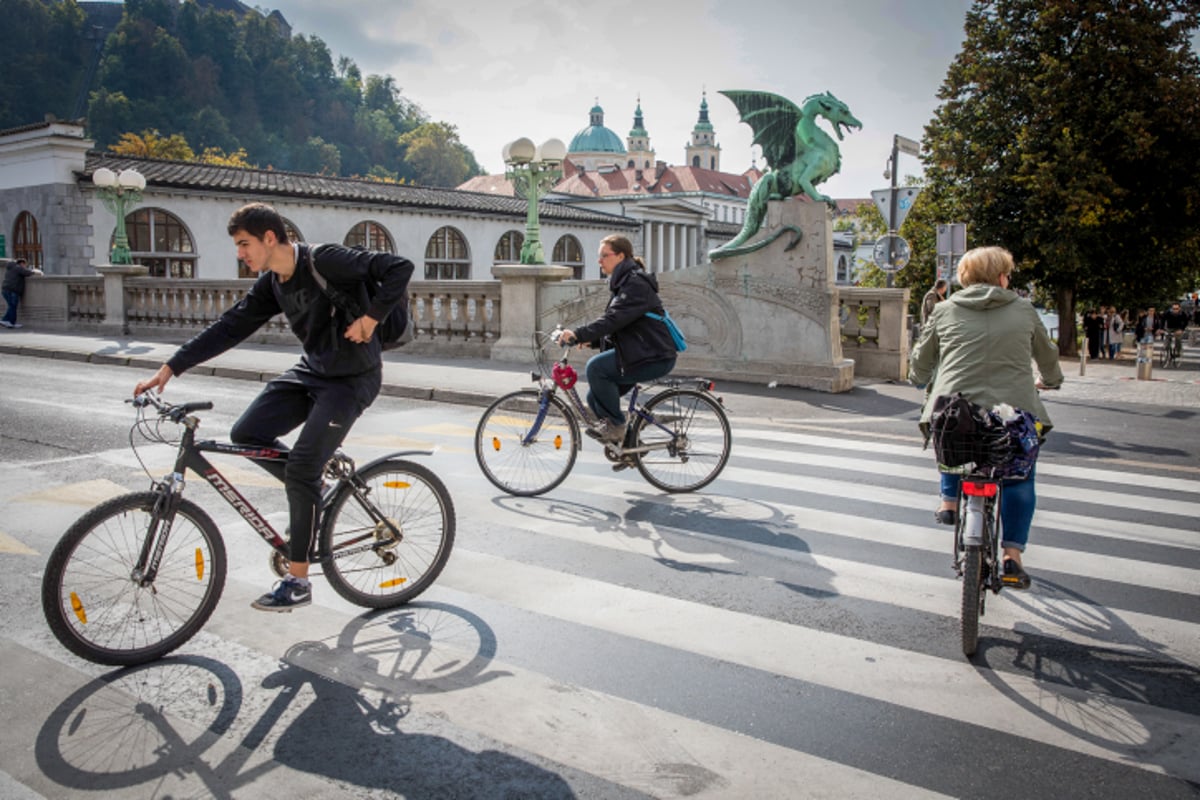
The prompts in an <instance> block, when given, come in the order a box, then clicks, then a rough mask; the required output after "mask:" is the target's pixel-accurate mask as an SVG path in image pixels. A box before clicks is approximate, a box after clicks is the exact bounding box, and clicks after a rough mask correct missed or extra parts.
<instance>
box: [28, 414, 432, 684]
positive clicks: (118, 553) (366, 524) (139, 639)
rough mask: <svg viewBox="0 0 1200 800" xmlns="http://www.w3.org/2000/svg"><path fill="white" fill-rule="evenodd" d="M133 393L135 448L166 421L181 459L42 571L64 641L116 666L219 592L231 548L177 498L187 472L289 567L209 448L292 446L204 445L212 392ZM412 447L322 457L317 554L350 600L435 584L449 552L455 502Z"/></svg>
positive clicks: (48, 607)
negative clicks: (186, 397) (356, 457)
mask: <svg viewBox="0 0 1200 800" xmlns="http://www.w3.org/2000/svg"><path fill="white" fill-rule="evenodd" d="M131 402H133V404H134V406H135V408H136V409H137V412H136V413H137V419H136V421H135V422H134V425H133V428H132V429H131V430H130V446H131V447H133V448H134V452H135V454H136V453H137V448H136V446H134V433H135V432H138V433H140V434H141V435H142V436H143V437H144V438H145V439H147V440H149V441H152V442H160V443H165V444H175V442H172V441H169V440H168V438H167V437H166V436H164V435H163V433H162V432H161V428H162V426H163V424H164V423H167V422H170V423H175V424H178V425H181V426H182V428H183V430H182V436H181V437H180V439H179V441H178V451H177V454H176V457H175V467H174V469H173V470H172V471H171V473H170V474H169V475H167V476H166V477H163V478H161V479H158V480H155V479H154V477H153V476H151V481H152V483H151V486H150V489H149V490H148V491H142V492H133V493H131V494H126V495H122V496H120V497H116V498H113V499H111V500H108V501H106V502H104V503H101V504H100V505H99V506H96V507H95V508H93V509H92V510H91V511H88V512H87V513H86V514H84V515H83V516H82V517H81V518H80V519H79V520H78V521H76V522H75V524H73V525H72V526H71V527H70V528H69V529H68V530H67V532H66V534H65V535H64V536H63V537H62V539H61V540H60V541H59V542H58V545H57V546H56V547H55V548H54V551H53V552H52V553H51V554H50V559H49V561H48V562H47V564H46V574H45V576H44V578H43V580H42V609H43V611H44V613H45V615H46V621H47V622H48V623H49V625H50V630H51V631H52V632H53V633H54V635H55V637H56V638H57V639H58V640H59V641H60V642H61V643H62V644H63V646H64V647H66V648H67V649H68V650H70V651H71V652H73V653H75V654H76V655H78V656H81V657H82V658H85V659H87V660H89V661H94V662H96V663H98V664H112V665H121V666H126V665H131V664H141V663H145V662H148V661H153V660H155V659H157V658H161V657H162V656H164V655H166V654H167V653H169V652H171V651H172V650H174V649H175V648H177V647H179V646H180V645H182V644H183V643H184V642H186V641H187V640H188V639H190V638H191V637H192V636H194V635H195V634H196V633H197V632H198V631H199V630H200V628H201V627H203V625H204V623H205V622H206V621H207V620H208V618H209V616H210V615H211V614H212V612H213V610H214V609H215V608H216V606H217V602H218V600H219V599H220V597H221V591H222V589H223V588H224V583H225V570H226V556H225V544H224V542H223V541H222V539H221V534H220V531H219V530H218V528H217V525H216V524H215V523H214V522H213V520H212V518H211V517H209V515H208V514H207V513H205V511H204V510H203V509H201V508H200V507H199V506H198V505H196V503H194V502H192V501H191V500H187V499H185V498H184V497H183V490H184V486H185V481H184V475H185V474H186V473H187V471H188V470H191V471H192V472H193V473H195V474H198V475H200V476H201V477H203V478H204V479H205V480H206V481H208V483H209V484H210V485H211V486H212V487H213V488H214V489H215V490H216V491H217V493H218V494H219V495H221V497H222V498H224V499H225V501H226V502H227V503H229V504H230V505H231V506H233V508H234V510H236V511H237V512H238V514H239V515H241V517H242V519H244V520H245V521H246V522H247V523H248V524H249V525H250V527H251V528H252V529H253V530H254V531H255V532H256V533H257V534H258V535H259V536H261V537H262V539H263V540H264V541H265V542H266V543H267V544H269V545H270V546H271V549H272V553H271V567H272V569H273V570H274V571H275V573H276V574H277V575H279V576H280V577H282V576H283V575H285V574H286V573H287V569H288V556H287V552H288V550H287V540H286V539H285V538H284V537H283V536H280V535H279V534H278V533H276V531H275V530H274V529H273V528H272V527H271V525H270V523H268V522H267V520H266V519H265V518H264V517H263V516H262V514H260V513H259V512H258V510H257V509H256V508H254V506H253V505H251V503H250V501H248V500H247V499H246V498H245V497H244V496H242V494H241V493H240V492H238V490H237V489H236V488H234V486H233V484H231V483H230V482H229V480H228V479H226V478H225V477H224V476H223V475H221V473H220V472H218V471H217V469H216V468H215V467H213V465H212V464H211V463H210V462H209V461H208V459H206V458H205V457H204V453H222V454H227V455H236V456H242V457H244V458H249V459H253V460H255V461H281V462H282V461H286V460H287V458H288V453H287V452H286V451H281V450H276V449H273V448H258V447H243V446H239V445H234V444H229V443H227V442H216V441H208V440H205V441H197V440H196V438H195V437H196V429H197V428H198V427H199V425H200V420H199V419H198V418H197V417H196V416H194V413H195V412H197V411H203V410H206V409H210V408H212V403H210V402H194V403H182V404H180V405H170V404H168V403H166V402H164V401H163V400H162V399H161V398H159V397H158V396H156V395H154V394H152V393H147V394H143V395H141V396H140V397H138V398H137V399H136V400H133V401H131ZM155 416H156V417H157V419H154V418H153V417H155ZM418 453H421V454H426V455H428V453H427V452H424V451H405V452H397V453H391V454H389V455H386V456H384V457H382V458H379V459H376V460H374V461H372V462H370V463H369V464H366V465H365V466H363V467H356V466H355V464H354V462H353V461H352V460H351V459H350V458H349V457H348V456H346V455H345V454H344V453H341V452H340V451H339V452H338V453H337V454H335V455H334V457H333V458H332V459H330V460H329V462H328V463H327V464H326V465H325V473H324V477H325V480H326V487H325V490H324V492H323V494H322V498H321V509H320V511H321V518H320V521H319V523H318V525H319V527H318V533H317V546H318V552H317V555H316V557H315V558H314V563H316V564H318V565H319V566H320V568H321V572H322V573H323V574H324V575H325V577H326V579H328V581H329V584H330V586H332V587H333V589H334V591H336V592H337V593H338V594H339V595H341V596H342V597H344V598H346V599H347V600H348V601H350V602H351V603H354V604H356V605H360V606H365V607H367V608H391V607H393V606H398V605H402V604H404V603H407V602H408V601H410V600H412V599H413V598H415V597H416V596H417V595H419V594H421V592H423V591H425V590H426V589H427V588H429V586H430V585H431V584H432V583H433V581H434V580H435V579H436V578H437V576H438V574H439V573H440V572H441V571H442V568H443V567H444V566H445V565H446V561H447V559H449V558H450V550H451V548H452V546H453V544H454V526H455V516H454V504H453V502H452V501H451V499H450V493H449V492H448V491H446V487H445V486H444V485H443V484H442V482H441V480H439V479H438V477H437V476H436V475H434V474H433V473H432V472H431V471H430V470H429V469H427V468H426V467H423V466H421V465H419V464H414V463H412V462H410V461H406V460H404V458H403V457H404V456H410V455H416V454H418ZM139 460H140V457H139ZM143 468H145V465H144V464H143ZM147 474H149V472H147Z"/></svg>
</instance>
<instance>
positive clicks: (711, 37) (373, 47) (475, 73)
mask: <svg viewBox="0 0 1200 800" xmlns="http://www.w3.org/2000/svg"><path fill="white" fill-rule="evenodd" d="M274 5H275V7H277V8H278V9H279V10H280V11H281V12H282V13H283V15H284V16H285V17H286V18H287V19H288V21H289V22H290V23H291V24H292V26H293V29H294V31H295V32H296V33H303V34H316V35H317V36H319V37H321V38H322V39H323V40H324V41H325V42H326V43H327V44H328V45H329V47H330V49H331V50H332V51H333V52H334V54H335V57H336V56H337V55H345V56H349V57H350V58H351V59H353V60H354V61H355V62H356V63H357V64H358V66H359V68H360V69H362V71H363V72H364V73H380V74H383V73H386V74H390V75H392V76H393V77H394V78H395V79H396V85H397V86H399V87H401V90H402V91H403V92H404V94H405V96H406V97H407V98H408V99H410V100H412V101H414V102H416V103H417V104H418V105H420V106H421V107H422V108H423V109H425V111H426V112H427V113H428V114H429V115H430V116H431V117H433V118H434V119H438V120H443V121H446V122H449V123H451V124H454V125H456V126H457V127H458V130H459V135H460V137H461V138H462V140H463V142H464V143H465V144H466V145H467V146H468V147H470V148H471V149H472V150H473V151H474V153H475V156H476V158H477V159H478V160H479V162H480V164H482V165H483V166H484V168H485V169H487V170H488V171H490V172H500V171H501V170H502V169H503V165H502V163H501V160H500V149H501V148H502V147H503V145H504V143H505V142H508V141H510V140H512V139H515V138H517V137H518V136H529V137H530V138H531V139H533V140H534V141H542V140H544V139H547V138H549V137H551V136H554V137H558V138H560V139H563V140H564V141H568V142H569V141H570V138H571V137H572V136H573V135H574V134H575V132H576V131H578V130H579V129H580V128H583V127H585V126H586V125H587V124H588V110H589V109H590V108H591V106H592V104H593V103H594V102H595V101H596V99H597V98H599V101H600V104H601V105H602V106H603V108H604V110H605V124H606V125H607V126H608V127H609V128H611V129H612V130H614V131H615V132H616V133H617V135H618V136H620V137H621V138H622V139H624V137H625V135H626V134H627V133H628V131H629V128H630V126H631V123H632V121H633V111H634V107H635V105H636V103H637V98H638V95H639V94H640V96H641V103H642V109H643V111H644V112H645V116H646V128H647V130H648V132H649V133H650V138H651V146H652V147H654V149H655V150H656V151H657V154H658V157H659V158H660V159H662V160H664V161H667V162H670V163H675V164H678V163H682V162H683V159H684V146H685V145H686V143H687V142H688V140H689V139H690V136H691V130H692V126H693V125H694V124H695V122H696V117H697V113H698V110H699V104H700V98H701V91H702V90H704V89H707V91H708V103H709V112H710V118H711V121H712V123H713V126H714V128H715V130H716V134H717V141H718V143H719V144H720V145H721V148H722V156H721V166H722V168H723V169H724V170H726V171H730V172H740V171H742V170H743V169H746V168H747V167H749V166H750V160H751V155H752V150H751V138H752V134H751V131H750V129H749V127H748V126H746V125H744V124H742V123H741V122H740V121H739V120H738V116H737V111H736V109H735V108H734V107H733V104H732V103H730V102H729V101H728V100H727V99H725V98H724V97H721V96H720V95H719V94H717V90H720V89H758V90H762V91H769V92H773V93H775V94H779V95H782V96H784V97H787V98H788V99H790V100H792V101H793V102H797V103H799V102H800V101H802V100H803V99H804V98H805V97H806V96H808V95H810V94H814V93H816V92H822V91H827V90H828V91H832V92H833V93H834V94H835V95H837V96H838V97H839V98H841V99H842V100H843V101H844V102H846V104H847V105H849V106H850V108H851V109H852V110H853V112H854V113H855V115H856V116H857V117H858V118H859V119H860V120H861V121H862V122H863V130H862V131H861V132H859V133H851V134H848V135H847V138H846V140H845V141H844V142H842V143H841V150H842V173H841V174H840V175H838V176H835V177H834V178H832V179H831V180H830V181H829V182H827V183H826V184H825V185H824V190H825V191H826V192H828V193H830V194H833V195H834V196H839V197H865V196H867V195H868V193H869V191H870V190H871V189H873V188H880V187H882V186H884V185H885V181H884V180H883V177H882V172H883V168H884V165H885V162H886V160H887V157H888V155H889V154H890V149H891V140H892V135H893V134H894V133H899V134H902V135H904V136H908V137H909V138H914V139H920V138H921V136H922V135H923V133H924V125H925V124H926V123H927V122H928V121H929V118H930V116H931V115H932V112H933V110H934V109H935V108H936V105H937V100H936V93H937V90H938V87H939V86H940V84H941V82H942V80H943V78H944V76H945V72H946V68H947V67H948V66H949V64H950V61H951V60H952V59H953V57H954V55H955V54H956V53H957V51H958V49H959V45H960V43H961V40H962V22H963V15H964V13H965V11H966V9H967V7H968V6H969V5H970V3H969V0H936V2H926V1H925V0H846V1H845V2H842V3H827V2H815V0H743V2H739V3H726V2H715V0H696V2H693V3H691V4H686V5H681V4H677V3H667V2H653V0H611V1H610V2H607V3H605V4H602V5H596V4H590V3H589V4H582V3H574V2H570V0H559V2H549V0H525V1H524V2H505V0H493V1H492V2H476V1H475V0H470V1H469V2H454V0H448V1H446V2H440V3H433V2H430V0H401V2H395V1H394V0H342V2H340V3H338V4H336V5H333V4H327V3H326V2H324V0H276V2H275V4H274ZM905 158H907V157H905ZM758 165H759V166H760V167H761V166H763V162H762V160H761V158H760V159H759V161H758ZM917 171H919V164H918V163H917V162H916V160H915V159H908V161H907V162H902V163H901V173H902V174H906V173H914V172H917Z"/></svg>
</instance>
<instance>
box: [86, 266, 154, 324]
mask: <svg viewBox="0 0 1200 800" xmlns="http://www.w3.org/2000/svg"><path fill="white" fill-rule="evenodd" d="M94 269H95V270H96V272H97V274H99V275H101V276H103V277H104V321H103V322H101V323H100V328H101V330H102V331H104V332H105V333H114V334H120V335H125V334H128V333H129V327H128V325H127V324H126V321H125V279H126V278H140V277H142V276H144V275H146V274H147V273H148V272H149V271H150V268H149V267H143V266H142V265H141V264H97V265H96V266H95V267H94Z"/></svg>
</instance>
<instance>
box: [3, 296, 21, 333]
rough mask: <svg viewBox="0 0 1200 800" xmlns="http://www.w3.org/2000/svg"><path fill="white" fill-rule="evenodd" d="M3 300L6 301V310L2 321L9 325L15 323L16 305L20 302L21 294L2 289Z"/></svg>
mask: <svg viewBox="0 0 1200 800" xmlns="http://www.w3.org/2000/svg"><path fill="white" fill-rule="evenodd" d="M4 302H6V303H8V311H5V312H4V321H5V322H7V323H8V324H10V325H16V324H17V306H19V305H20V304H21V295H19V294H17V293H16V292H11V291H9V290H7V289H5V290H4Z"/></svg>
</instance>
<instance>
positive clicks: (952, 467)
mask: <svg viewBox="0 0 1200 800" xmlns="http://www.w3.org/2000/svg"><path fill="white" fill-rule="evenodd" d="M929 435H930V440H931V441H932V443H934V453H935V455H936V457H937V468H938V469H940V470H941V471H943V473H954V474H959V475H966V474H968V473H979V471H986V473H990V471H991V470H992V469H994V468H996V467H1000V465H1002V464H1004V463H1006V462H1008V461H1009V459H1010V458H1012V456H1013V446H1012V440H1010V438H1009V435H1008V431H1007V429H1006V428H1004V423H1003V422H1002V421H1001V420H1000V417H998V416H997V415H996V414H992V413H991V411H989V410H988V409H985V408H983V407H980V405H976V404H974V403H972V402H971V401H968V399H967V398H966V397H964V396H962V395H961V393H955V395H940V396H937V397H935V398H934V413H932V415H931V416H930V419H929Z"/></svg>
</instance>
